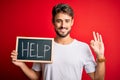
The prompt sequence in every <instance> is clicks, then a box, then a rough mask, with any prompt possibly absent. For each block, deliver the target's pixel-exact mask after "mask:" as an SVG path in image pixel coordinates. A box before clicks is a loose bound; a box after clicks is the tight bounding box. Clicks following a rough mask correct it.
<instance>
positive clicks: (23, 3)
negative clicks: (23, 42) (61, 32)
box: [0, 0, 120, 80]
mask: <svg viewBox="0 0 120 80" xmlns="http://www.w3.org/2000/svg"><path fill="white" fill-rule="evenodd" d="M61 2H63V3H68V4H70V5H71V6H72V7H73V9H74V12H75V23H74V26H73V30H72V32H71V36H72V37H73V38H76V39H78V40H81V41H84V42H87V43H88V44H89V42H90V40H91V39H92V38H93V37H92V31H97V32H99V33H101V34H102V36H103V40H104V43H105V56H106V60H107V61H106V76H105V80H119V79H120V75H119V71H120V70H119V66H120V62H119V55H120V50H119V49H120V46H119V44H120V42H119V41H120V39H119V35H120V34H119V31H120V30H119V27H120V1H119V0H63V1H62V0H41V1H40V0H39V1H38V0H1V1H0V64H1V66H0V78H1V80H8V79H9V80H28V78H27V77H26V76H25V75H24V74H23V72H22V71H21V70H20V69H19V68H18V67H16V66H15V65H13V64H12V63H11V58H10V53H11V51H12V50H13V49H15V44H16V36H32V37H54V36H55V32H54V28H53V25H52V22H51V18H52V16H51V10H52V7H53V6H54V5H55V4H57V3H61ZM27 64H28V65H29V66H30V67H31V63H27ZM83 80H90V78H89V77H88V75H86V73H85V72H84V74H83Z"/></svg>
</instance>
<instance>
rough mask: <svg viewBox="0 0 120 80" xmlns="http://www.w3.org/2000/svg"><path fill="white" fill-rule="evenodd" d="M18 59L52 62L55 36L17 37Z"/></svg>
mask: <svg viewBox="0 0 120 80" xmlns="http://www.w3.org/2000/svg"><path fill="white" fill-rule="evenodd" d="M16 51H17V61H23V62H41V63H52V52H53V38H36V37H20V36H19V37H17V39H16Z"/></svg>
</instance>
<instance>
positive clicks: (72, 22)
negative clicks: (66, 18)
mask: <svg viewBox="0 0 120 80" xmlns="http://www.w3.org/2000/svg"><path fill="white" fill-rule="evenodd" d="M73 24H74V18H73V19H72V21H71V26H73Z"/></svg>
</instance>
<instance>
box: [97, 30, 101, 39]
mask: <svg viewBox="0 0 120 80" xmlns="http://www.w3.org/2000/svg"><path fill="white" fill-rule="evenodd" d="M97 40H98V41H100V35H99V33H98V32H97Z"/></svg>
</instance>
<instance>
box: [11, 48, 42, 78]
mask: <svg viewBox="0 0 120 80" xmlns="http://www.w3.org/2000/svg"><path fill="white" fill-rule="evenodd" d="M16 57H17V53H16V51H15V50H13V51H12V53H11V58H12V63H13V64H14V65H16V66H18V67H20V69H21V70H22V71H23V72H24V73H25V75H26V76H27V77H28V78H29V79H31V80H38V79H39V75H40V72H36V71H34V70H32V69H31V68H29V67H28V66H27V65H26V64H25V63H24V62H20V61H16Z"/></svg>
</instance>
